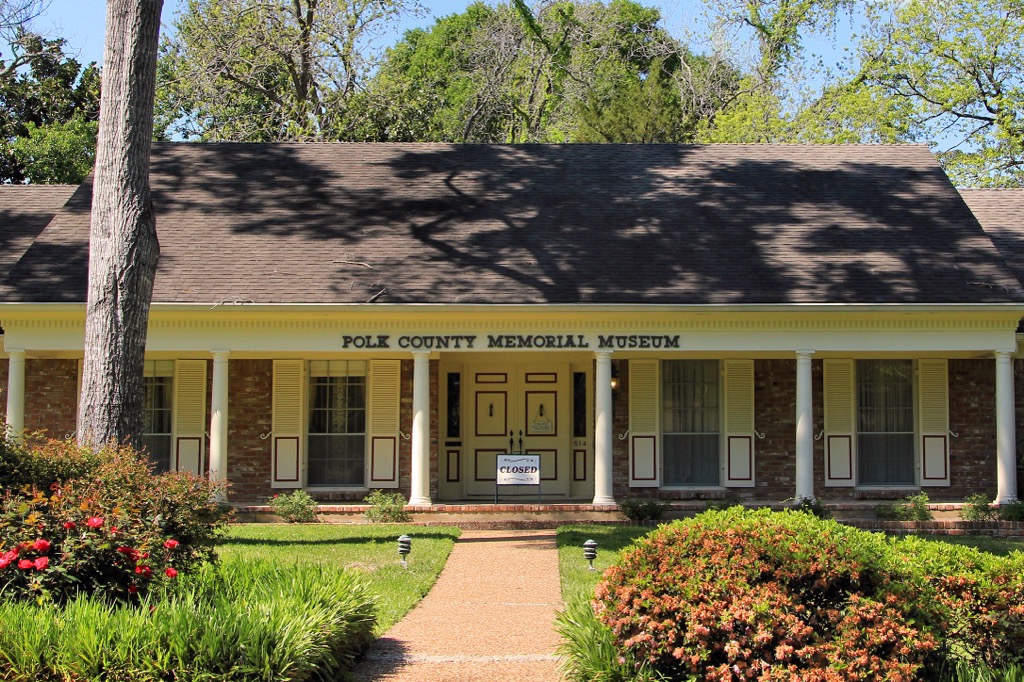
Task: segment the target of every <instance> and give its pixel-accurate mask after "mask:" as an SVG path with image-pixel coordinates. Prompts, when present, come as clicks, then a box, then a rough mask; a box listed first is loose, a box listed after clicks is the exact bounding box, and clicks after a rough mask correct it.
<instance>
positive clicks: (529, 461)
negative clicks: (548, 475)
mask: <svg viewBox="0 0 1024 682" xmlns="http://www.w3.org/2000/svg"><path fill="white" fill-rule="evenodd" d="M497 480H498V485H540V455H498V479H497Z"/></svg>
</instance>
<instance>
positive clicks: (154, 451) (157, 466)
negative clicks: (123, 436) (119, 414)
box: [142, 362, 174, 474]
mask: <svg viewBox="0 0 1024 682" xmlns="http://www.w3.org/2000/svg"><path fill="white" fill-rule="evenodd" d="M154 364H156V363H154ZM171 365H172V366H171V369H172V370H173V362H172V363H171ZM148 369H150V370H152V371H150V372H148V373H149V374H150V375H151V376H145V377H143V379H142V387H143V390H144V392H145V395H144V398H143V400H144V402H143V405H142V445H143V447H144V448H145V449H146V453H147V455H148V457H149V459H150V461H151V462H152V463H153V470H154V471H155V472H156V473H158V474H159V473H163V472H165V471H167V470H168V469H170V467H171V433H172V431H173V423H172V419H171V417H172V414H173V413H172V400H173V394H172V393H171V391H172V390H173V389H174V378H173V377H171V376H153V375H155V374H159V373H160V372H161V371H162V370H163V369H166V368H159V367H157V368H155V369H154V368H152V367H150V368H148Z"/></svg>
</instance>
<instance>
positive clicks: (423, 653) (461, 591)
mask: <svg viewBox="0 0 1024 682" xmlns="http://www.w3.org/2000/svg"><path fill="white" fill-rule="evenodd" d="M561 603H562V600H561V591H560V588H559V584H558V552H557V550H556V547H555V533H554V531H530V530H512V531H509V530H490V531H463V533H462V537H460V538H459V540H458V541H457V542H456V543H455V548H454V549H453V550H452V554H451V556H450V557H449V559H448V563H447V564H446V565H445V568H444V570H443V571H442V572H441V575H440V577H439V578H438V581H437V583H436V584H435V585H434V588H433V589H432V590H431V591H430V593H429V594H428V595H427V596H426V598H424V599H423V601H422V602H420V603H419V605H418V606H417V607H416V608H415V609H413V610H412V611H411V612H410V613H409V614H408V615H406V617H405V618H404V619H403V620H402V621H400V622H399V623H397V624H396V625H395V626H394V627H393V628H391V630H389V631H388V632H387V633H386V634H385V635H384V637H382V638H381V639H380V640H379V641H378V642H376V643H375V644H374V645H373V647H371V649H370V651H369V652H367V655H366V658H365V659H364V660H363V662H362V664H361V665H360V666H359V667H358V668H357V669H356V671H355V679H356V680H357V681H358V682H370V681H378V680H381V681H383V680H387V681H388V682H392V681H394V682H424V681H426V680H429V681H430V682H449V681H450V682H477V681H479V682H494V681H495V680H516V681H518V682H558V680H560V679H561V675H560V674H559V671H558V658H557V656H556V655H555V649H556V648H557V646H558V636H557V635H556V634H555V631H554V629H553V622H554V616H555V610H556V609H557V608H559V607H560V606H561Z"/></svg>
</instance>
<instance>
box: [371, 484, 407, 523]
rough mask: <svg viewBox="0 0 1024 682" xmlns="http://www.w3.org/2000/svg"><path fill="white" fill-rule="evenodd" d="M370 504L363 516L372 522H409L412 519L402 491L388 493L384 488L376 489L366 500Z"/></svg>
mask: <svg viewBox="0 0 1024 682" xmlns="http://www.w3.org/2000/svg"><path fill="white" fill-rule="evenodd" d="M364 502H366V504H368V505H370V508H369V509H367V510H366V511H365V512H364V513H363V516H365V517H366V520H367V521H370V522H371V523H408V522H409V521H411V520H412V516H411V515H410V514H409V512H407V511H405V497H403V496H402V493H386V492H384V491H383V490H374V491H373V492H371V493H370V494H369V495H367V496H366V499H365V500H364Z"/></svg>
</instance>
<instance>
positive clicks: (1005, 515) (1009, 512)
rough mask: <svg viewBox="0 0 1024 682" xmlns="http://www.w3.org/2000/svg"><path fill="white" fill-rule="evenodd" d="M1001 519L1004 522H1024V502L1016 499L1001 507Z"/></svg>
mask: <svg viewBox="0 0 1024 682" xmlns="http://www.w3.org/2000/svg"><path fill="white" fill-rule="evenodd" d="M999 518H1000V519H1002V520H1003V521H1018V522H1020V521H1024V502H1022V501H1021V500H1016V499H1015V500H1012V501H1010V502H1007V503H1005V504H1001V505H999Z"/></svg>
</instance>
